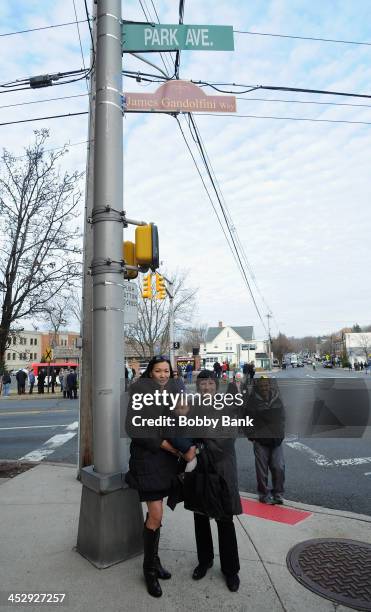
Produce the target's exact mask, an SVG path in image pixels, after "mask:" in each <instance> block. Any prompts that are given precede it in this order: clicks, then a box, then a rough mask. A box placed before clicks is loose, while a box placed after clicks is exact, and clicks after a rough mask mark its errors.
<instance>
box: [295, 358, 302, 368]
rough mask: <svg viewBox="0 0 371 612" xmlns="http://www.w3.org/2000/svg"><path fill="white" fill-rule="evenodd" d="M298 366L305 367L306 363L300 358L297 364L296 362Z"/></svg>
mask: <svg viewBox="0 0 371 612" xmlns="http://www.w3.org/2000/svg"><path fill="white" fill-rule="evenodd" d="M296 367H297V368H304V363H303V362H302V361H301V360H300V359H298V362H297V364H296Z"/></svg>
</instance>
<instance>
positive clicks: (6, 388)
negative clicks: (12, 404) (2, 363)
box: [2, 370, 12, 397]
mask: <svg viewBox="0 0 371 612" xmlns="http://www.w3.org/2000/svg"><path fill="white" fill-rule="evenodd" d="M11 383H12V379H11V376H10V374H9V372H8V371H7V370H5V371H4V374H3V376H2V385H3V395H4V397H9V392H10V385H11Z"/></svg>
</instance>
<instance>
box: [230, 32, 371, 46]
mask: <svg viewBox="0 0 371 612" xmlns="http://www.w3.org/2000/svg"><path fill="white" fill-rule="evenodd" d="M233 32H234V33H235V34H250V35H251V36H272V37H274V38H294V39H297V40H315V41H319V42H329V43H341V44H343V45H367V46H368V47H370V46H371V43H370V42H360V41H356V40H341V39H340V40H339V39H336V38H319V37H315V36H294V35H292V34H272V33H270V32H251V31H250V30H233Z"/></svg>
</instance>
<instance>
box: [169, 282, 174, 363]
mask: <svg viewBox="0 0 371 612" xmlns="http://www.w3.org/2000/svg"><path fill="white" fill-rule="evenodd" d="M167 294H168V296H169V300H170V306H169V342H170V363H171V367H172V368H175V350H174V295H173V294H172V293H170V291H168V292H167Z"/></svg>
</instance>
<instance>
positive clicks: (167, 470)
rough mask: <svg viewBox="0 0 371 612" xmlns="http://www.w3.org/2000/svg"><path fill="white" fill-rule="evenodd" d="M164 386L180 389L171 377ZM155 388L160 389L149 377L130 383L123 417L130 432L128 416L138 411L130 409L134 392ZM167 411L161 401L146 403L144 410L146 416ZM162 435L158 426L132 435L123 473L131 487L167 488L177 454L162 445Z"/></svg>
mask: <svg viewBox="0 0 371 612" xmlns="http://www.w3.org/2000/svg"><path fill="white" fill-rule="evenodd" d="M165 389H166V390H167V391H169V392H171V393H177V392H178V391H179V389H178V386H177V385H176V381H174V380H170V381H169V383H168V384H167V385H166V387H165ZM156 390H160V386H159V385H158V384H157V383H156V382H155V381H153V380H152V379H148V378H140V379H139V380H138V381H137V382H135V383H133V384H132V385H131V386H130V390H129V402H128V412H127V418H126V424H127V432H128V435H129V436H130V434H132V433H133V428H130V425H129V424H130V420H131V417H132V416H133V414H134V413H135V414H136V415H138V414H140V412H141V411H134V410H133V407H132V397H133V394H134V393H154V392H155V391H156ZM142 412H143V411H142ZM167 414H168V408H166V407H165V406H162V405H161V406H152V407H146V410H145V416H146V417H151V418H156V417H158V416H160V415H167ZM131 437H132V435H131ZM164 439H166V437H164V432H163V431H162V430H161V428H157V429H156V430H155V431H153V429H151V432H150V437H136V438H133V437H132V442H131V445H130V460H129V471H128V473H127V474H126V475H125V480H126V482H127V483H128V485H129V486H130V487H131V488H133V489H137V490H139V491H146V492H152V491H159V492H161V491H162V492H167V491H169V489H170V488H171V486H172V483H173V481H174V479H175V477H176V474H177V469H178V457H176V456H175V455H173V454H171V453H169V452H168V451H165V450H163V449H162V448H161V443H162V441H163V440H164Z"/></svg>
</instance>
